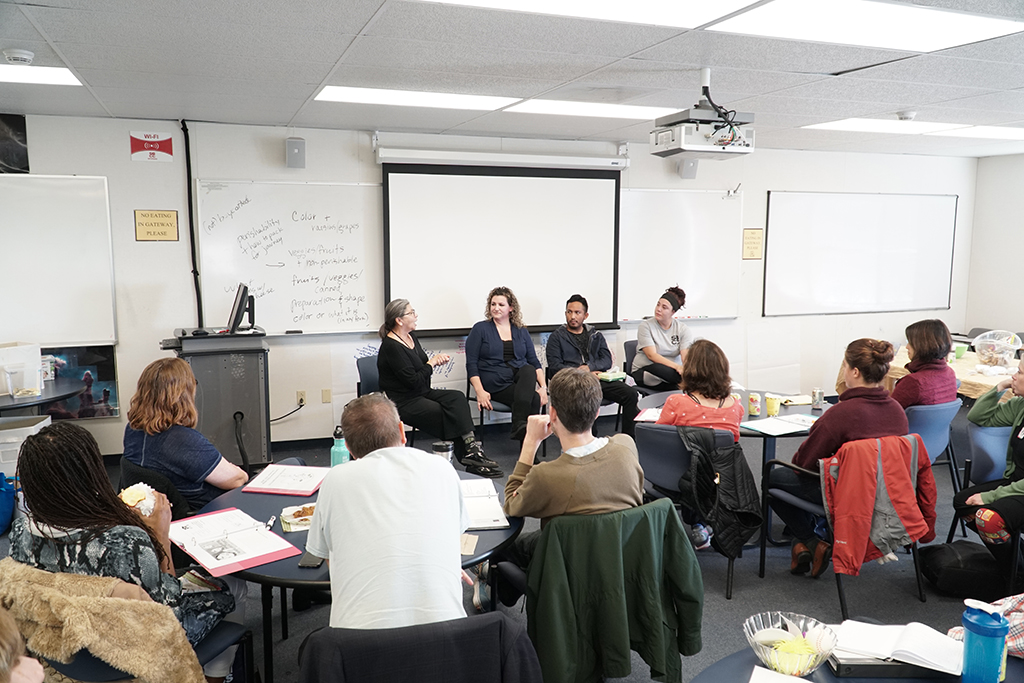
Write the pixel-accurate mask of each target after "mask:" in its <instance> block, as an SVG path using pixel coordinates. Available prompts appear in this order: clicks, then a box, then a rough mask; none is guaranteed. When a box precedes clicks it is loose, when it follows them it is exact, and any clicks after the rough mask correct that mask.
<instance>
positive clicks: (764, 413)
mask: <svg viewBox="0 0 1024 683" xmlns="http://www.w3.org/2000/svg"><path fill="white" fill-rule="evenodd" d="M681 393H683V392H682V391H678V390H677V391H663V392H661V393H658V394H651V395H650V396H645V397H644V398H642V399H640V401H639V403H638V404H637V408H639V409H640V410H644V409H646V408H660V407H662V406H663V405H665V401H667V400H668V397H669V396H671V395H672V394H681ZM734 393H737V394H739V395H740V403H741V404H742V405H743V407H744V408H746V407H747V405H748V403H747V401H748V398H749V396H750V394H751V392H750V391H737V392H734ZM755 393H758V394H760V395H761V414H760V415H758V416H757V417H754V416H751V415H744V417H743V421H744V422H754V421H758V420H765V419H767V418H768V410H767V407H766V405H765V404H766V401H765V400H764V395H765V393H775V392H764V391H758V392H755ZM829 407H830V404H828V403H826V404H825V407H824V408H819V409H812V408H811V406H809V405H804V406H787V405H783V406H781V407H780V408H779V417H785V416H787V415H814V416H817V417H820V416H821V415H822V414H823V413H824V412H825V411H826V410H828V409H829ZM744 412H745V411H744ZM807 433H808V430H806V429H801V430H799V431H796V432H790V433H788V434H779V435H778V436H773V435H771V434H765V433H763V432H759V431H757V430H754V429H747V428H745V427H740V436H743V437H748V438H753V439H761V443H762V446H761V462H762V463H765V462H768V461H769V460H773V459H774V458H775V440H776V439H778V438H790V437H800V438H803V437H805V436H807Z"/></svg>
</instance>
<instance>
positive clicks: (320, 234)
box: [196, 180, 384, 334]
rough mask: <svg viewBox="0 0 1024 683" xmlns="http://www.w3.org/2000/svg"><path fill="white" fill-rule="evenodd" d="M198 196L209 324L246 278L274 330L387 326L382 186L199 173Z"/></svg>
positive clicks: (217, 320)
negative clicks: (201, 175) (233, 178)
mask: <svg viewBox="0 0 1024 683" xmlns="http://www.w3.org/2000/svg"><path fill="white" fill-rule="evenodd" d="M196 194H197V204H198V213H199V225H200V231H199V244H200V278H201V282H202V292H203V301H204V311H205V322H206V324H207V326H210V327H215V326H218V325H226V324H227V321H228V314H229V313H230V310H231V304H232V303H233V301H234V293H235V290H236V289H237V288H238V283H239V282H244V283H245V284H247V285H248V286H249V294H251V295H253V296H254V297H255V299H256V306H255V308H256V324H257V325H259V326H260V327H262V328H263V329H265V330H266V331H267V333H268V334H284V333H285V332H287V331H290V330H294V331H301V332H303V333H311V332H346V331H366V330H376V329H377V328H378V327H380V323H381V318H382V315H383V313H382V311H383V308H384V303H383V300H382V299H383V297H382V294H381V282H382V281H383V273H382V267H381V263H382V261H383V256H382V249H381V227H380V226H381V219H380V216H381V189H380V186H379V185H368V184H359V183H350V184H342V183H338V184H327V183H272V182H254V181H222V180H198V181H197V193H196Z"/></svg>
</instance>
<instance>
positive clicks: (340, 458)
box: [331, 425, 352, 467]
mask: <svg viewBox="0 0 1024 683" xmlns="http://www.w3.org/2000/svg"><path fill="white" fill-rule="evenodd" d="M351 459H352V456H351V455H350V454H349V452H348V446H346V445H345V433H344V432H342V431H341V425H338V426H337V427H335V428H334V445H333V446H331V467H334V466H335V465H343V464H345V463H346V462H348V461H349V460H351Z"/></svg>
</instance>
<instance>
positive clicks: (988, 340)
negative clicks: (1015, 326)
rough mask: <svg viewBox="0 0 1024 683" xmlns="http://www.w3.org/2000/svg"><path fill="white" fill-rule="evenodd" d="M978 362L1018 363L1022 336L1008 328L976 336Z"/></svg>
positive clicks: (991, 363)
mask: <svg viewBox="0 0 1024 683" xmlns="http://www.w3.org/2000/svg"><path fill="white" fill-rule="evenodd" d="M973 343H974V351H975V353H977V354H978V362H980V363H984V364H985V365H1016V364H1017V363H1016V360H1017V351H1018V350H1019V349H1020V347H1021V341H1020V337H1018V336H1017V335H1015V334H1014V333H1013V332H1007V331H1006V330H990V331H988V332H985V333H983V334H979V335H978V336H977V337H975V338H974V342H973Z"/></svg>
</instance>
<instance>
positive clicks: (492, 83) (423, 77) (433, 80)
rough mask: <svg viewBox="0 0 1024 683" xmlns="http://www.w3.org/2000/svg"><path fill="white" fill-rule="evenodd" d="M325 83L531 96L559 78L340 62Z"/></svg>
mask: <svg viewBox="0 0 1024 683" xmlns="http://www.w3.org/2000/svg"><path fill="white" fill-rule="evenodd" d="M327 85H348V86H354V87H363V88H385V89H393V90H427V91H430V92H446V93H458V94H464V95H498V96H502V97H532V96H534V95H536V94H538V93H542V92H545V91H547V90H550V89H551V88H554V87H555V86H557V85H558V81H543V80H532V79H527V78H509V77H505V76H489V75H486V74H462V73H445V72H435V71H420V70H418V69H411V68H410V69H381V68H376V67H370V66H355V65H350V64H344V63H343V64H342V65H341V66H339V67H338V68H337V69H336V70H335V71H334V73H332V74H331V77H330V80H329V81H328V82H327Z"/></svg>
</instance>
